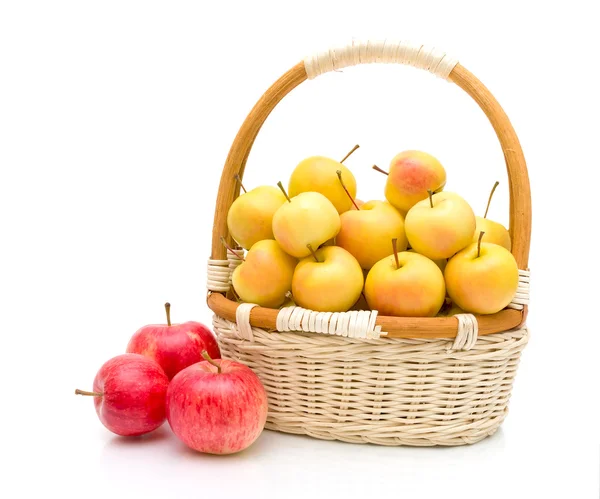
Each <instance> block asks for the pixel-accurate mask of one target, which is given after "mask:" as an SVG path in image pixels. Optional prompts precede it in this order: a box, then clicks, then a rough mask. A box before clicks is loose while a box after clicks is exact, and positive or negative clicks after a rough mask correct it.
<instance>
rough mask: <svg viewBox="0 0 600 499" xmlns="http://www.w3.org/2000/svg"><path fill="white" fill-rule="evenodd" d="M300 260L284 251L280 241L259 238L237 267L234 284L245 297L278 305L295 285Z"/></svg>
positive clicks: (239, 294) (233, 278) (241, 295)
mask: <svg viewBox="0 0 600 499" xmlns="http://www.w3.org/2000/svg"><path fill="white" fill-rule="evenodd" d="M296 263H297V260H296V259H295V258H293V257H291V256H290V255H288V254H287V253H286V252H285V251H283V250H282V249H281V247H280V246H279V244H278V243H277V241H274V240H272V239H265V240H264V241H258V242H257V243H255V244H254V245H253V246H252V248H250V251H248V253H247V254H246V258H245V260H244V261H243V262H242V263H241V264H240V265H239V266H238V267H237V268H236V269H235V270H234V271H233V275H232V278H231V281H232V283H233V288H234V289H235V291H236V293H237V294H238V296H239V297H240V298H241V299H242V301H245V302H248V303H256V304H257V305H260V306H261V307H268V308H277V307H279V306H281V304H283V302H284V301H285V299H286V293H288V292H289V291H290V290H291V289H292V277H293V275H294V269H295V268H296Z"/></svg>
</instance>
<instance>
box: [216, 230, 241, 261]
mask: <svg viewBox="0 0 600 499" xmlns="http://www.w3.org/2000/svg"><path fill="white" fill-rule="evenodd" d="M221 242H222V243H223V246H225V247H226V248H227V249H228V250H229V251H231V252H232V253H233V254H234V255H235V256H237V257H238V258H239V259H240V260H242V262H245V261H246V259H245V258H244V255H240V254H239V253H238V252H237V251H236V250H234V249H233V248H232V247H231V246H229V244H227V241H225V238H224V237H223V236H221Z"/></svg>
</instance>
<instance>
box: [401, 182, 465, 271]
mask: <svg viewBox="0 0 600 499" xmlns="http://www.w3.org/2000/svg"><path fill="white" fill-rule="evenodd" d="M404 227H405V230H406V236H407V238H408V242H409V244H410V246H411V248H412V249H414V250H415V251H416V252H417V253H420V254H421V255H425V256H426V257H428V258H431V259H432V260H441V259H443V258H450V257H451V256H452V255H454V254H455V253H457V252H458V251H460V250H461V249H463V248H464V247H465V246H467V245H469V244H470V243H471V239H472V237H473V232H474V231H475V215H474V213H473V210H472V209H471V207H470V206H469V204H468V203H467V202H466V201H465V200H464V199H463V198H461V197H460V196H459V195H458V194H454V193H453V192H439V193H437V194H433V195H432V196H430V197H429V198H428V199H424V200H423V201H419V202H418V203H417V204H415V205H414V206H413V207H412V208H411V209H410V210H409V212H408V213H407V214H406V220H405V221H404Z"/></svg>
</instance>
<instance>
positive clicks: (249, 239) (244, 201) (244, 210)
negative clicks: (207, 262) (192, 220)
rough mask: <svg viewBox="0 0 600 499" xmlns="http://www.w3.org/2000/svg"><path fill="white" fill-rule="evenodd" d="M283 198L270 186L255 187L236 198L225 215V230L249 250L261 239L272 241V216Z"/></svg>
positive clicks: (280, 193)
mask: <svg viewBox="0 0 600 499" xmlns="http://www.w3.org/2000/svg"><path fill="white" fill-rule="evenodd" d="M283 203H285V196H284V195H283V193H282V192H281V191H280V190H279V189H278V188H277V187H273V186H270V185H264V186H260V187H256V188H255V189H252V190H251V191H249V192H247V193H245V194H242V195H241V196H240V197H238V198H237V199H236V200H235V201H234V202H233V204H232V205H231V208H229V212H228V213H227V228H228V229H229V233H230V234H231V237H233V238H234V239H235V240H236V241H237V242H238V243H239V245H240V246H242V247H243V248H245V249H250V248H251V247H252V245H253V244H254V243H256V242H258V241H262V240H263V239H273V228H272V225H273V215H274V214H275V212H276V211H277V210H278V209H279V207H280V206H281V205H282V204H283Z"/></svg>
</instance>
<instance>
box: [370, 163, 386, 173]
mask: <svg viewBox="0 0 600 499" xmlns="http://www.w3.org/2000/svg"><path fill="white" fill-rule="evenodd" d="M372 168H373V170H375V171H376V172H379V173H383V174H384V175H389V173H388V172H386V171H385V170H383V169H381V168H379V167H378V166H377V165H373V166H372Z"/></svg>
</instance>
